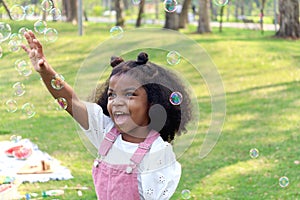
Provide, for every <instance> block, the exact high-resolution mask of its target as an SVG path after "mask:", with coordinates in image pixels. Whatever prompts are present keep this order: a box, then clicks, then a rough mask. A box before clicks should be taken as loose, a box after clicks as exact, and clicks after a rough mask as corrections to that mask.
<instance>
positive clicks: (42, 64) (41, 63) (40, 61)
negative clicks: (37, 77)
mask: <svg viewBox="0 0 300 200" xmlns="http://www.w3.org/2000/svg"><path fill="white" fill-rule="evenodd" d="M24 36H25V38H26V40H27V43H28V45H29V47H26V46H25V45H24V44H22V45H21V47H22V48H23V49H24V50H25V51H26V52H27V53H28V56H29V58H30V60H31V63H32V65H33V67H34V69H35V70H36V71H37V72H41V71H43V70H45V69H46V58H45V55H44V53H43V47H42V45H41V43H40V42H39V41H38V40H37V39H36V37H35V35H34V33H33V32H32V31H31V30H29V31H28V32H25V33H24Z"/></svg>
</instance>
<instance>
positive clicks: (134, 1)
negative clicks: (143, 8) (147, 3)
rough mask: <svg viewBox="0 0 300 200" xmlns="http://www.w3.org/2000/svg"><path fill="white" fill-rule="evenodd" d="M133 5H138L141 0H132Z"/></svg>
mask: <svg viewBox="0 0 300 200" xmlns="http://www.w3.org/2000/svg"><path fill="white" fill-rule="evenodd" d="M132 3H133V5H139V4H140V3H141V0H132Z"/></svg>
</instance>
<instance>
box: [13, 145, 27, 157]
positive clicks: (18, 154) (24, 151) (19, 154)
mask: <svg viewBox="0 0 300 200" xmlns="http://www.w3.org/2000/svg"><path fill="white" fill-rule="evenodd" d="M31 154H32V149H31V148H26V147H22V148H20V149H18V150H16V151H13V155H14V157H15V158H17V159H20V160H24V159H26V158H28V157H29V156H30V155H31Z"/></svg>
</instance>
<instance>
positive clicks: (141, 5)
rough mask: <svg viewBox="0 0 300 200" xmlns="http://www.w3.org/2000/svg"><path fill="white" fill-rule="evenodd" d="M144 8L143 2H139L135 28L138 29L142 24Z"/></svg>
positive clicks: (143, 0) (142, 0)
mask: <svg viewBox="0 0 300 200" xmlns="http://www.w3.org/2000/svg"><path fill="white" fill-rule="evenodd" d="M144 7H145V0H141V2H140V4H139V14H138V18H137V19H136V23H135V27H140V26H141V24H142V18H143V14H144Z"/></svg>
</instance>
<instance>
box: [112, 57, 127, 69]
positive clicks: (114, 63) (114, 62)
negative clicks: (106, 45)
mask: <svg viewBox="0 0 300 200" xmlns="http://www.w3.org/2000/svg"><path fill="white" fill-rule="evenodd" d="M121 62H124V60H123V58H121V57H117V56H112V57H111V58H110V66H112V67H115V66H117V65H118V64H120V63H121Z"/></svg>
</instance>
